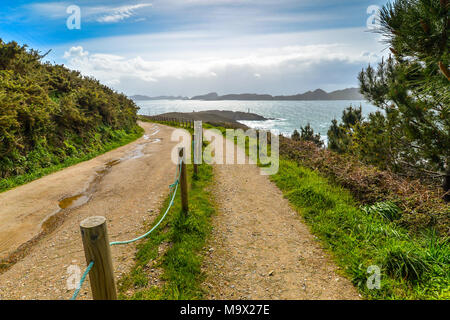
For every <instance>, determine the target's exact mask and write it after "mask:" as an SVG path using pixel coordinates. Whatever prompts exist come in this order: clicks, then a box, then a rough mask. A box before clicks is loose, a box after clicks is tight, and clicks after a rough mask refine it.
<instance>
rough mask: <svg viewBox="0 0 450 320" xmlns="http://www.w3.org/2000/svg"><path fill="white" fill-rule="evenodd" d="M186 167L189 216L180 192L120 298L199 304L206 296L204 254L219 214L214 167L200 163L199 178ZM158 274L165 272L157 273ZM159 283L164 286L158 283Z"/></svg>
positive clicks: (127, 278) (146, 245)
mask: <svg viewBox="0 0 450 320" xmlns="http://www.w3.org/2000/svg"><path fill="white" fill-rule="evenodd" d="M186 167H187V173H188V175H187V176H188V186H189V188H188V196H189V212H188V214H187V215H185V214H183V212H182V210H181V198H180V192H179V190H178V192H177V195H176V197H175V201H174V205H173V207H172V208H171V209H170V212H169V213H168V215H167V216H166V218H165V220H164V221H163V222H162V223H161V224H160V226H159V227H158V228H157V229H156V230H155V231H154V232H153V233H152V234H151V235H150V236H149V238H148V239H146V240H145V241H143V242H141V243H140V244H139V245H138V250H137V253H136V258H135V265H134V266H133V268H132V270H131V271H130V272H129V273H128V274H126V275H125V276H124V277H122V279H121V280H120V281H119V283H118V287H119V298H120V299H132V300H178V299H186V300H195V299H201V298H202V297H203V295H204V291H203V289H202V288H201V283H202V281H203V279H204V274H203V273H202V271H201V265H202V260H203V254H202V253H203V248H204V246H205V244H206V240H207V237H208V235H209V234H210V231H211V216H212V215H213V214H214V212H215V207H214V205H213V203H212V201H211V198H212V197H211V194H210V190H209V189H210V186H211V184H212V182H213V169H212V167H211V166H210V165H207V164H202V165H199V166H198V175H197V176H196V177H195V178H194V177H193V166H192V165H187V166H186ZM169 200H170V199H169V197H168V198H167V199H166V201H165V203H164V204H163V206H162V208H161V210H160V214H159V216H158V217H156V218H155V219H154V221H155V222H154V223H156V222H157V221H159V220H160V218H161V216H162V214H163V213H164V212H165V210H166V208H167V206H168V204H169ZM152 225H153V224H152ZM152 225H149V226H147V227H148V228H149V227H151V226H152ZM164 248H165V249H164ZM155 270H158V272H161V274H158V275H156V273H155ZM154 279H157V280H158V281H160V282H158V284H155V283H154V282H153V281H152V280H154ZM130 289H132V292H133V293H132V294H131V295H130V293H129V290H130Z"/></svg>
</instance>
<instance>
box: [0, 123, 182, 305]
mask: <svg viewBox="0 0 450 320" xmlns="http://www.w3.org/2000/svg"><path fill="white" fill-rule="evenodd" d="M140 125H141V126H142V127H143V128H144V129H145V136H144V137H142V138H140V139H139V140H137V141H135V142H133V143H131V144H128V145H126V146H124V147H121V148H118V149H116V150H113V151H111V152H108V153H106V154H104V155H102V156H99V157H97V158H95V159H92V160H90V161H87V162H83V163H80V164H78V165H76V166H73V167H70V168H67V169H65V170H63V171H60V172H57V173H54V174H52V175H49V176H46V177H44V178H42V179H39V180H36V181H34V182H31V183H29V184H27V185H24V186H21V187H18V188H16V189H14V190H10V191H8V192H5V193H2V194H0V203H1V204H2V205H1V209H0V257H2V258H5V257H6V256H8V254H10V253H11V252H12V251H14V250H16V249H17V247H18V246H19V245H21V244H23V243H24V242H27V241H29V240H30V239H32V238H33V237H35V236H36V235H37V234H39V232H40V231H41V224H42V222H43V221H44V220H45V219H46V217H48V216H49V215H52V214H54V213H55V212H58V211H59V210H60V208H59V203H60V201H61V200H62V199H64V198H67V197H72V196H76V195H81V196H80V198H79V199H78V200H77V201H78V203H77V202H76V201H75V202H72V203H71V204H72V205H73V206H75V207H72V208H70V207H69V208H68V209H65V210H61V211H59V215H60V216H63V217H64V221H63V223H62V224H61V225H60V226H58V227H57V228H56V230H54V231H53V232H51V233H49V234H48V235H45V236H44V237H42V239H40V240H39V241H37V243H36V244H35V245H33V246H32V247H31V248H30V250H29V252H28V254H27V255H26V256H25V257H24V258H23V259H21V260H19V261H18V262H17V263H16V264H14V265H13V266H12V267H11V268H10V269H8V270H7V271H6V272H4V273H3V274H0V299H68V298H70V297H71V295H72V293H73V290H68V289H67V285H66V282H67V279H68V277H69V274H68V272H67V268H68V267H69V266H70V265H77V266H79V267H80V269H81V270H84V268H85V266H86V263H85V259H84V253H83V249H82V248H83V246H82V243H81V237H80V231H79V222H80V221H81V220H83V219H84V218H86V217H88V216H92V215H103V216H105V217H106V218H107V221H108V231H109V236H110V240H111V241H114V240H127V239H130V238H132V237H134V236H136V235H139V234H141V233H142V232H143V231H144V230H143V222H144V221H145V220H153V219H154V218H155V217H156V215H157V213H158V209H159V207H160V205H161V202H162V201H163V200H164V199H165V198H166V197H167V194H168V190H169V189H168V186H169V184H170V183H172V182H173V181H172V180H173V177H174V174H175V170H176V166H175V165H174V164H173V163H172V161H171V160H170V154H171V150H172V148H173V146H174V145H175V142H170V134H171V132H172V130H173V128H170V127H166V126H162V125H155V124H151V123H140ZM117 160H120V161H117ZM86 200H88V202H87V203H84V204H83V202H85V201H86ZM69 203H70V201H69ZM134 252H135V247H134V245H126V246H114V247H112V256H113V263H114V267H115V276H116V278H119V277H120V276H121V275H122V274H123V273H124V272H126V271H127V270H128V269H129V267H130V266H131V265H132V263H133V257H134ZM90 297H91V296H90V287H89V283H88V280H87V283H85V285H84V286H83V289H82V291H81V292H80V297H79V298H80V299H86V298H90Z"/></svg>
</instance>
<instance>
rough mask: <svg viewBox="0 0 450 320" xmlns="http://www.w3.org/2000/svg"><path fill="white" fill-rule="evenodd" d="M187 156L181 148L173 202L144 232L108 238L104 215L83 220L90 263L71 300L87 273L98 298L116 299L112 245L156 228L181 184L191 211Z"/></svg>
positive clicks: (185, 209)
mask: <svg viewBox="0 0 450 320" xmlns="http://www.w3.org/2000/svg"><path fill="white" fill-rule="evenodd" d="M184 156H185V154H184V148H180V149H179V163H178V164H177V172H176V174H175V181H174V183H172V184H171V185H170V186H169V189H170V192H169V198H170V202H169V204H168V206H167V209H166V211H165V212H164V214H163V216H162V217H161V219H160V220H159V221H158V222H157V223H156V224H155V225H154V226H153V227H152V228H151V229H150V230H149V231H148V232H146V233H145V234H143V235H141V236H139V237H137V238H134V239H131V240H126V241H113V242H109V241H108V234H107V231H106V219H105V218H104V217H90V218H87V219H85V220H83V221H82V222H81V224H80V228H81V234H82V238H83V246H84V250H85V255H86V261H89V264H88V266H87V268H86V270H85V271H84V273H83V275H82V277H81V279H80V282H79V284H78V286H77V287H76V290H75V292H74V293H73V296H72V298H71V299H70V300H76V299H77V297H78V294H79V293H80V290H81V287H82V286H83V284H84V282H85V280H86V277H87V275H88V274H90V280H91V281H90V282H91V288H92V295H93V298H94V299H95V300H110V299H111V300H113V299H116V298H117V296H116V288H115V282H114V275H113V269H112V259H111V253H110V249H109V247H111V246H115V245H123V244H130V243H133V242H136V241H138V240H141V239H143V238H145V237H147V236H149V235H150V234H151V233H152V232H153V231H154V230H155V229H156V228H158V226H159V225H160V224H161V223H162V221H163V220H164V219H165V218H166V216H167V214H168V212H169V211H170V209H171V208H172V206H173V204H174V201H175V196H176V194H177V190H178V186H179V185H180V184H181V201H182V209H183V212H184V213H186V212H187V211H188V209H187V208H188V207H187V178H186V163H185V161H184V159H185V158H184ZM95 261H97V264H94V263H95ZM91 271H92V272H91Z"/></svg>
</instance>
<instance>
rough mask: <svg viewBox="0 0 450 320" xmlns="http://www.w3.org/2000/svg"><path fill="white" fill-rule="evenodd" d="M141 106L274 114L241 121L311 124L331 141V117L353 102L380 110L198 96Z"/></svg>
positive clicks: (281, 127)
mask: <svg viewBox="0 0 450 320" xmlns="http://www.w3.org/2000/svg"><path fill="white" fill-rule="evenodd" d="M136 103H137V105H138V106H139V107H140V108H141V109H140V110H139V114H143V115H157V114H161V113H166V112H192V111H205V110H231V111H243V112H247V111H250V112H252V113H257V114H259V115H262V116H264V117H265V118H268V119H269V118H270V119H271V120H267V121H241V122H242V123H243V124H245V125H247V126H249V127H251V128H255V129H264V130H270V131H272V132H273V133H280V134H283V135H285V136H290V135H291V134H292V132H293V131H294V130H295V129H297V130H299V129H300V127H301V126H303V127H304V126H306V124H307V123H310V124H311V127H312V128H313V129H314V132H316V133H319V134H320V135H321V137H322V139H323V140H324V141H325V143H326V142H327V141H326V140H327V139H326V137H327V131H328V128H329V127H330V125H331V120H333V119H337V120H338V121H340V119H341V116H342V111H343V110H344V109H345V108H347V107H348V106H350V105H353V106H356V107H359V106H360V105H361V107H362V112H363V115H364V116H367V115H368V114H369V113H371V112H375V111H377V110H378V108H377V107H375V106H373V105H371V104H370V103H368V102H366V101H347V100H338V101H197V100H152V101H137V102H136Z"/></svg>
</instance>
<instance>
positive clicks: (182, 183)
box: [178, 148, 189, 213]
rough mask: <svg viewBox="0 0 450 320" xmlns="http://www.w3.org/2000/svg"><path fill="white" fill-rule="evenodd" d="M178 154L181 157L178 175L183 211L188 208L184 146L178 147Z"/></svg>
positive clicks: (186, 210) (185, 211)
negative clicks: (179, 173) (179, 174)
mask: <svg viewBox="0 0 450 320" xmlns="http://www.w3.org/2000/svg"><path fill="white" fill-rule="evenodd" d="M178 152H179V156H180V158H181V176H180V187H181V208H182V210H183V212H184V213H187V212H188V210H189V205H188V188H187V174H186V173H187V172H186V154H185V150H184V148H178Z"/></svg>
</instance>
